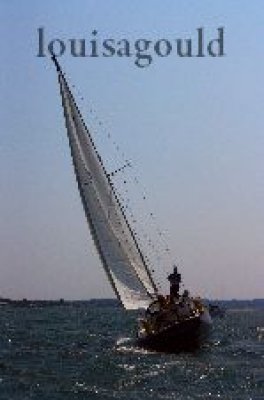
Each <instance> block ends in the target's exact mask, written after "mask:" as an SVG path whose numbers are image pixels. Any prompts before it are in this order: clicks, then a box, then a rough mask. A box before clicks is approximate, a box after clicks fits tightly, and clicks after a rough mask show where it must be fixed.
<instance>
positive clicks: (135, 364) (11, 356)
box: [0, 303, 264, 400]
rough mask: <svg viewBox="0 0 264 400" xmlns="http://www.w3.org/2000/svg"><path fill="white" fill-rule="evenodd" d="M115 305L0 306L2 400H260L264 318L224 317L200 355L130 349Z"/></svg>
mask: <svg viewBox="0 0 264 400" xmlns="http://www.w3.org/2000/svg"><path fill="white" fill-rule="evenodd" d="M136 316H137V314H136V313H134V312H130V313H127V312H125V311H123V310H122V309H120V308H118V307H116V306H115V305H113V304H112V305H109V306H104V305H102V304H101V303H98V304H97V303H67V304H64V305H57V306H46V307H41V306H35V307H29V306H21V307H16V306H12V305H5V306H1V307H0V333H1V335H0V399H1V400H5V399H6V400H25V399H36V400H44V399H45V400H46V399H47V400H60V399H63V400H68V399H70V400H75V399H78V400H79V399H89V400H93V399H97V400H104V399H105V400H107V399H128V400H130V399H131V400H132V399H133V400H145V399H177V400H181V399H182V400H188V399H239V400H240V399H241V400H242V399H248V400H249V399H254V400H260V399H264V312H263V310H262V311H261V310H247V311H246V310H243V311H241V310H240V311H238V310H237V311H235V310H229V311H228V313H227V315H226V317H225V318H224V319H215V320H214V327H213V331H212V335H211V338H210V340H209V342H208V343H206V344H205V345H204V346H203V347H202V348H201V349H200V350H199V351H197V352H195V353H189V354H187V353H181V354H174V355H168V354H157V353H156V354H155V353H151V352H147V351H144V350H141V349H139V348H137V347H136V345H135V344H134V342H133V334H134V332H135V326H136V324H135V319H136Z"/></svg>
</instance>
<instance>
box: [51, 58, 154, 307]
mask: <svg viewBox="0 0 264 400" xmlns="http://www.w3.org/2000/svg"><path fill="white" fill-rule="evenodd" d="M53 61H54V62H55V65H56V68H57V72H58V78H59V84H60V91H61V96H62V105H63V109H64V116H65V121H66V128H67V133H68V138H69V144H70V149H71V155H72V159H73V164H74V169H75V174H76V178H77V182H78V187H79V191H80V195H81V198H82V202H83V206H84V210H85V214H86V217H87V220H88V224H89V227H90V230H91V234H92V237H93V240H94V242H95V245H96V248H97V250H98V253H99V255H100V258H101V261H102V264H103V267H104V269H105V271H106V273H107V276H108V279H109V281H110V283H111V284H112V287H113V289H114V291H115V293H116V295H117V297H118V298H119V299H120V301H121V302H122V304H123V306H124V307H125V308H126V309H138V308H146V307H147V306H148V304H149V303H150V301H151V299H152V298H153V297H154V296H155V294H156V292H157V289H156V286H155V283H154V281H153V279H152V276H151V274H150V272H149V269H148V266H147V265H146V261H145V260H144V257H143V255H142V253H141V251H140V249H139V246H138V243H137V241H136V238H135V235H134V233H133V231H132V230H131V228H130V226H129V223H128V221H127V219H126V216H125V213H124V210H123V208H122V206H121V204H120V202H119V199H118V197H117V195H116V192H115V190H114V187H113V184H112V182H111V180H110V177H109V175H108V174H107V173H106V170H105V168H104V165H103V162H102V160H101V157H100V155H99V154H98V152H97V150H96V147H95V144H94V142H93V139H92V137H91V135H90V132H89V131H88V129H87V127H86V125H85V123H84V121H83V119H82V116H81V114H80V111H79V109H78V107H77V105H76V103H75V100H74V98H73V95H72V93H71V91H70V89H69V87H68V84H67V82H66V79H65V77H64V75H63V73H62V71H61V69H60V66H59V64H58V62H57V60H56V59H55V57H53Z"/></svg>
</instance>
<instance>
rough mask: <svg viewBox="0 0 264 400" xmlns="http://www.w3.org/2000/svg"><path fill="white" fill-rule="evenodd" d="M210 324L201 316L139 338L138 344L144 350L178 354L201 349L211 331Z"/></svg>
mask: <svg viewBox="0 0 264 400" xmlns="http://www.w3.org/2000/svg"><path fill="white" fill-rule="evenodd" d="M210 326H211V325H210V324H209V323H207V322H205V321H203V319H202V318H201V316H197V317H192V318H189V319H187V320H185V321H182V322H180V323H175V324H173V325H170V326H169V327H167V328H164V329H162V330H160V331H159V332H157V333H155V334H149V335H147V336H145V337H142V338H138V344H139V345H140V346H142V347H144V348H147V349H150V350H155V351H162V352H168V353H172V352H178V351H181V350H187V351H188V350H189V351H192V350H195V349H197V348H199V347H200V346H201V344H202V342H203V341H204V340H205V338H206V337H207V336H208V333H209V331H210Z"/></svg>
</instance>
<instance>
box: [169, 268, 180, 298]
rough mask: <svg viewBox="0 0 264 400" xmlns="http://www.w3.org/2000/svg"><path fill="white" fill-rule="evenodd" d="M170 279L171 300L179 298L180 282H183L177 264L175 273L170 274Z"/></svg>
mask: <svg viewBox="0 0 264 400" xmlns="http://www.w3.org/2000/svg"><path fill="white" fill-rule="evenodd" d="M168 281H169V282H170V298H171V300H174V299H178V297H179V290H180V283H181V274H180V273H179V272H178V268H177V266H176V265H175V266H174V268H173V273H171V274H170V275H168Z"/></svg>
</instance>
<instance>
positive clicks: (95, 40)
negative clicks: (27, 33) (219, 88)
mask: <svg viewBox="0 0 264 400" xmlns="http://www.w3.org/2000/svg"><path fill="white" fill-rule="evenodd" d="M66 54H70V55H72V56H73V57H83V58H98V57H127V58H131V59H133V60H134V63H135V65H136V66H137V67H139V68H145V67H148V66H149V65H150V64H151V63H152V62H153V60H154V57H168V56H177V57H185V58H188V57H189V58H191V57H223V56H224V55H225V51H224V28H223V27H220V28H217V29H216V32H215V34H214V36H213V37H209V35H208V33H207V32H206V29H205V28H197V29H196V31H195V33H194V34H193V35H191V37H188V38H184V39H179V38H176V39H164V38H161V39H156V40H149V39H142V38H141V39H136V40H128V39H124V38H121V39H114V38H107V39H103V38H102V37H101V36H100V34H99V33H98V31H97V30H93V31H92V32H91V35H90V37H89V38H84V39H83V38H81V39H71V38H66V39H65V38H63V39H62V38H52V37H50V35H48V33H47V32H46V31H45V29H44V27H41V28H38V53H37V56H38V57H46V56H50V55H55V56H56V57H61V56H63V55H66Z"/></svg>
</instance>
